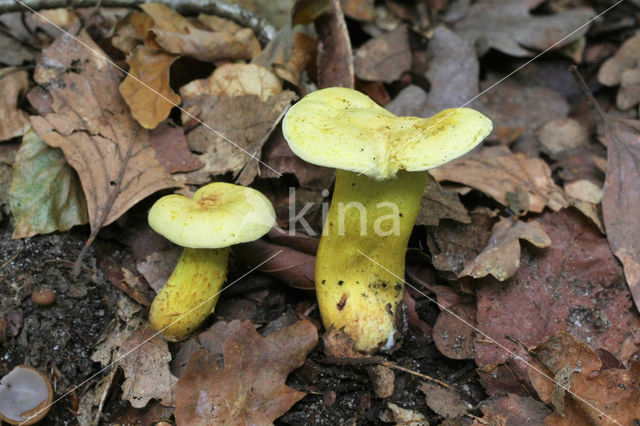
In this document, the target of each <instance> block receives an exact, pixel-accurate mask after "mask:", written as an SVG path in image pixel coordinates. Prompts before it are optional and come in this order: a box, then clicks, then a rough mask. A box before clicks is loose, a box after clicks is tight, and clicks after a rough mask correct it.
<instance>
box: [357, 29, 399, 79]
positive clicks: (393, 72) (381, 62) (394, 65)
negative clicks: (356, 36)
mask: <svg viewBox="0 0 640 426" xmlns="http://www.w3.org/2000/svg"><path fill="white" fill-rule="evenodd" d="M408 31H409V30H408V27H407V26H406V25H399V26H398V27H397V28H396V29H395V30H393V31H391V32H389V33H386V34H384V35H382V36H380V37H377V38H372V39H371V40H369V41H367V42H366V43H365V44H363V45H362V46H361V47H360V48H359V49H358V51H357V52H356V58H355V64H354V68H355V74H356V77H358V78H360V79H362V80H370V81H378V80H381V81H384V82H385V83H391V82H393V81H395V80H397V79H398V78H400V76H401V75H402V73H404V72H405V71H408V70H409V69H411V49H410V48H409V32H408Z"/></svg>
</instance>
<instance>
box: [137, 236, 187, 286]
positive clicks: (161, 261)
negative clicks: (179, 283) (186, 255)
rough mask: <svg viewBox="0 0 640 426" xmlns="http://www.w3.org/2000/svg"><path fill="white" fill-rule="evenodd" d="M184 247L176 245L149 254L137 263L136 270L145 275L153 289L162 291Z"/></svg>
mask: <svg viewBox="0 0 640 426" xmlns="http://www.w3.org/2000/svg"><path fill="white" fill-rule="evenodd" d="M182 250H183V249H182V247H179V246H175V247H171V248H168V249H166V250H162V251H158V252H154V253H152V254H150V255H148V256H147V257H146V258H145V259H144V261H143V262H140V263H138V264H137V265H136V270H137V271H138V272H139V273H140V274H141V275H142V276H143V277H144V279H145V280H147V282H148V283H149V286H151V288H152V289H154V290H155V291H156V292H158V291H160V289H161V288H162V286H164V284H165V283H166V282H167V280H168V279H169V276H170V275H171V273H172V272H173V269H174V268H175V266H176V265H177V264H178V259H179V258H180V255H181V254H182Z"/></svg>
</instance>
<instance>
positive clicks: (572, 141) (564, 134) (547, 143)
mask: <svg viewBox="0 0 640 426" xmlns="http://www.w3.org/2000/svg"><path fill="white" fill-rule="evenodd" d="M536 136H538V139H540V142H541V143H542V145H543V146H544V147H545V148H547V149H548V150H549V152H550V153H551V154H557V153H559V152H562V151H566V150H568V149H576V148H581V147H584V146H586V145H587V144H588V143H589V133H588V132H587V129H585V128H584V127H583V126H582V125H581V124H580V122H579V121H578V120H575V119H573V118H559V119H555V120H551V121H549V122H548V123H547V124H545V125H544V126H542V127H541V128H540V129H539V130H538V132H537V134H536Z"/></svg>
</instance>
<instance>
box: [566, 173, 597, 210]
mask: <svg viewBox="0 0 640 426" xmlns="http://www.w3.org/2000/svg"><path fill="white" fill-rule="evenodd" d="M564 192H565V194H567V196H569V197H571V198H574V199H576V200H580V201H586V202H588V203H593V204H598V203H599V202H601V201H602V197H603V195H604V193H603V191H602V188H601V187H600V186H599V185H596V184H595V183H593V181H590V180H587V179H580V180H576V181H573V182H569V183H567V184H565V185H564Z"/></svg>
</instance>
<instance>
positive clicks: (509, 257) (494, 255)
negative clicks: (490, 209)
mask: <svg viewBox="0 0 640 426" xmlns="http://www.w3.org/2000/svg"><path fill="white" fill-rule="evenodd" d="M520 240H527V241H529V242H530V243H531V244H533V245H534V246H536V247H549V245H550V244H551V239H550V238H549V236H548V235H547V234H546V233H545V232H544V229H543V228H542V226H540V224H539V223H538V222H537V221H535V220H530V221H529V222H522V221H519V220H513V218H502V219H500V221H499V222H498V223H496V224H495V225H493V229H492V230H491V238H490V239H489V242H488V243H487V245H486V247H485V248H484V249H483V250H482V252H481V253H480V254H479V255H478V257H476V258H475V259H474V260H473V262H471V263H470V264H468V265H467V266H466V267H465V268H464V270H463V271H462V272H461V273H460V274H459V275H458V276H459V277H462V276H465V275H468V276H471V277H473V278H482V277H486V276H487V275H489V274H491V275H493V276H494V277H495V278H496V279H497V280H498V281H504V280H506V279H507V278H510V277H512V276H513V275H514V274H515V273H516V272H517V271H518V267H519V266H520Z"/></svg>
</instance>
